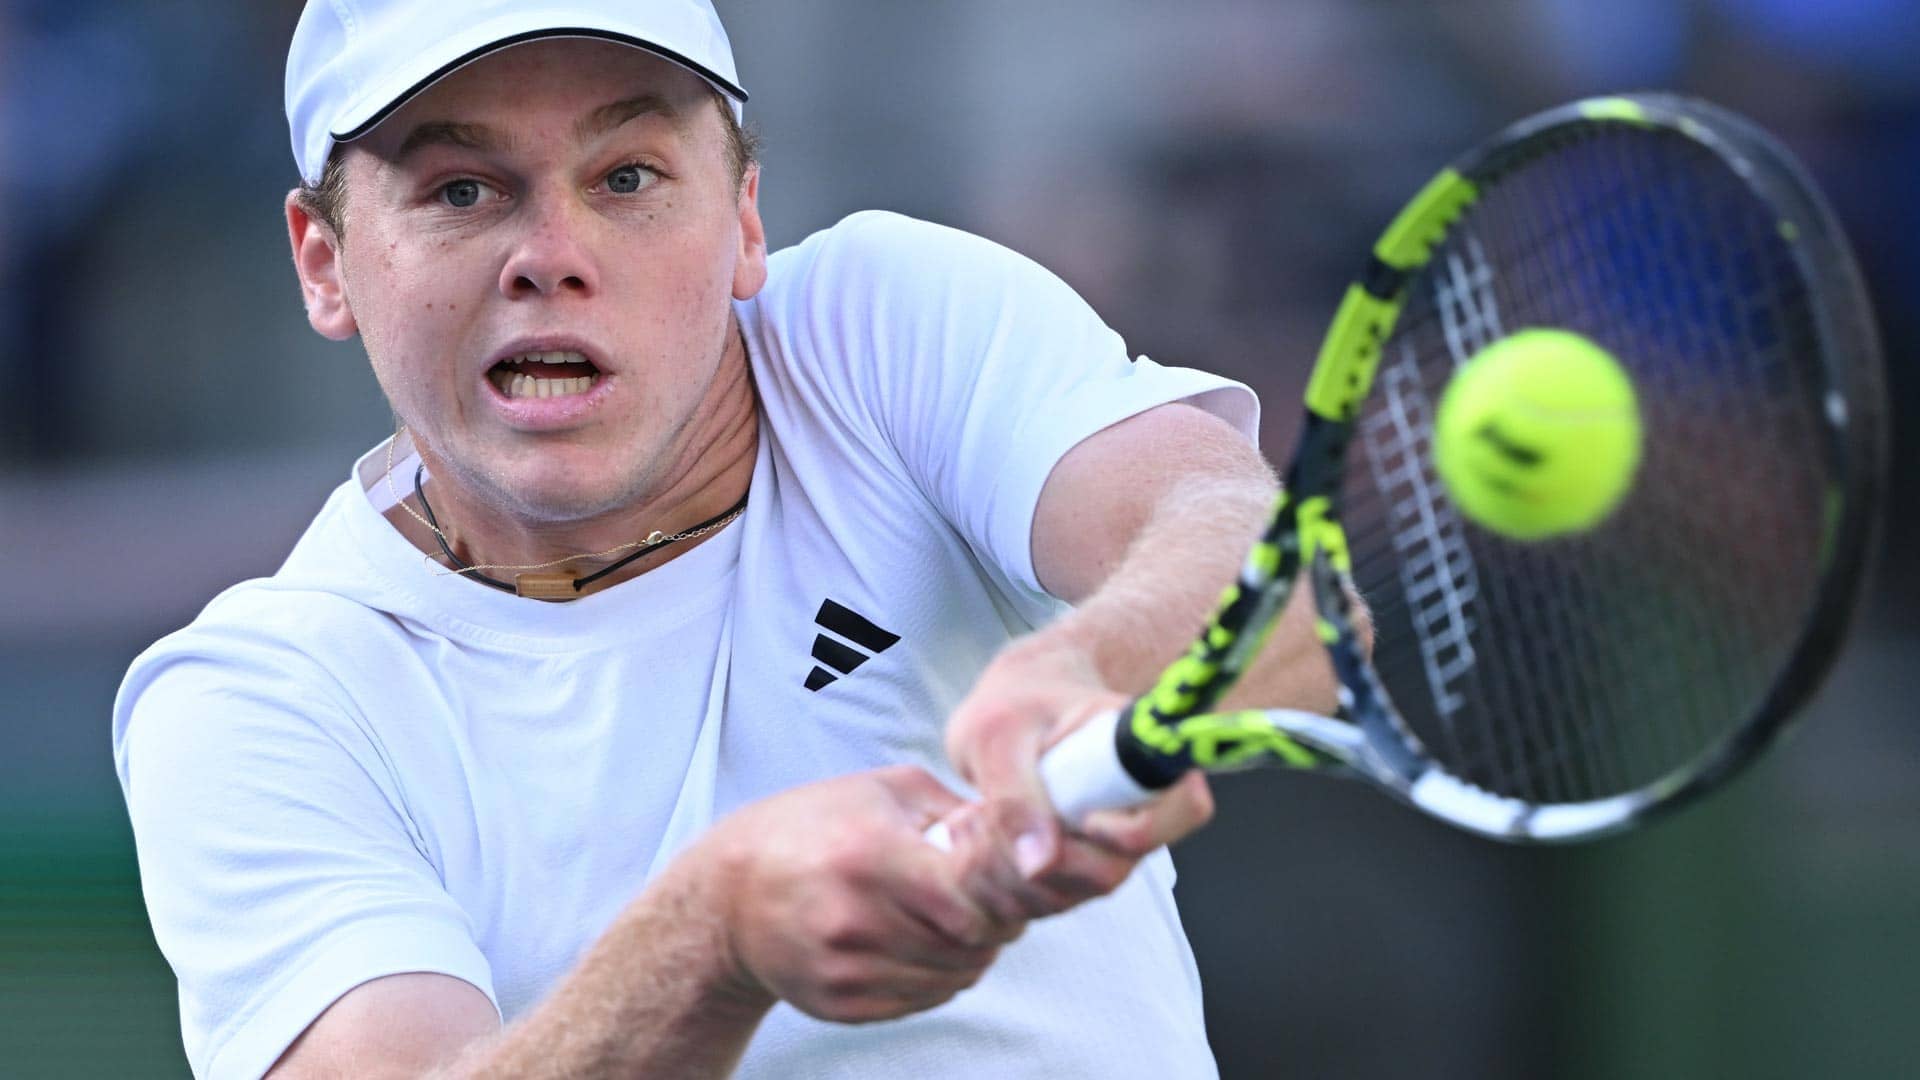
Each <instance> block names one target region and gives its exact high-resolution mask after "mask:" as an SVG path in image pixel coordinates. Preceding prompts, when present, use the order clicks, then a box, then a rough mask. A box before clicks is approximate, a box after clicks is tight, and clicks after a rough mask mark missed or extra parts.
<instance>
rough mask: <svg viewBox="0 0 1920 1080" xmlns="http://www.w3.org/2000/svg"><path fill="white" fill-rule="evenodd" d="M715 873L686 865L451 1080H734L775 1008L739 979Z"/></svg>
mask: <svg viewBox="0 0 1920 1080" xmlns="http://www.w3.org/2000/svg"><path fill="white" fill-rule="evenodd" d="M710 869H711V868H710V867H708V866H706V865H703V864H702V863H701V862H700V861H699V860H697V859H693V860H690V859H685V858H683V859H680V860H678V861H676V862H675V863H674V864H673V865H672V866H671V867H670V868H669V869H668V870H667V872H666V873H664V874H662V875H661V877H660V879H659V880H658V881H656V882H655V883H653V884H652V885H651V886H649V887H648V889H647V891H646V892H645V893H643V894H642V895H641V896H640V898H639V899H637V900H636V901H635V902H634V903H632V904H630V905H628V907H627V908H626V909H625V910H624V911H622V912H621V914H620V916H619V918H617V919H616V920H615V921H614V923H613V925H611V926H610V927H608V928H607V931H606V932H605V933H604V934H602V935H601V937H600V938H599V940H598V941H596V942H595V943H594V945H593V947H592V948H591V949H589V950H588V952H587V954H586V955H585V956H584V957H583V958H582V960H581V962H580V963H579V965H578V966H577V967H576V968H575V969H574V971H573V972H572V974H570V975H569V976H568V977H567V978H566V979H565V980H563V981H562V982H561V983H560V985H559V986H558V987H556V988H555V990H554V992H553V993H552V994H551V995H549V996H548V998H547V999H546V1000H545V1001H544V1002H543V1003H542V1004H541V1005H540V1007H539V1008H538V1009H536V1010H535V1011H534V1012H533V1013H532V1014H531V1015H529V1016H527V1017H526V1018H525V1019H524V1020H522V1021H520V1022H519V1023H516V1024H514V1025H513V1026H512V1027H510V1028H508V1029H507V1030H506V1031H503V1032H502V1033H500V1035H498V1036H496V1037H495V1038H492V1039H488V1040H486V1041H485V1042H483V1043H481V1044H479V1045H476V1046H474V1047H472V1048H470V1049H469V1050H468V1051H467V1052H466V1053H465V1054H463V1055H462V1056H461V1058H460V1059H459V1060H458V1061H457V1062H455V1063H454V1064H452V1065H451V1066H449V1067H448V1068H446V1069H445V1070H443V1071H442V1074H441V1075H443V1076H445V1077H448V1078H453V1077H461V1078H466V1077H508V1076H511V1077H625V1076H673V1077H707V1076H712V1077H724V1076H727V1075H729V1074H731V1072H732V1071H733V1068H734V1066H735V1065H736V1064H737V1063H738V1062H739V1060H740V1055H741V1053H742V1052H744V1050H745V1049H746V1045H747V1041H748V1040H749V1039H750V1038H751V1037H752V1035H753V1032H754V1029H755V1028H756V1027H758V1026H759V1023H760V1020H761V1018H762V1017H764V1016H765V1015H766V1013H767V1010H768V1009H769V1008H771V1007H772V1005H773V1001H774V999H773V997H772V996H771V995H770V994H767V993H766V992H765V991H764V990H760V989H758V988H757V987H754V986H753V985H752V983H751V981H750V980H746V979H743V978H741V977H739V974H738V973H737V972H736V971H735V970H734V968H733V962H732V959H731V950H730V947H729V943H728V942H727V941H726V939H725V930H724V924H723V923H722V922H721V920H719V919H717V918H716V917H715V913H716V912H718V911H720V910H721V909H722V907H723V898H721V897H719V896H717V895H711V894H712V893H713V892H714V890H715V889H716V887H717V884H716V880H715V877H714V875H713V874H711V873H710V872H709V870H710Z"/></svg>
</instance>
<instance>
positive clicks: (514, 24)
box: [287, 0, 747, 184]
mask: <svg viewBox="0 0 1920 1080" xmlns="http://www.w3.org/2000/svg"><path fill="white" fill-rule="evenodd" d="M552 37H574V38H598V39H601V40H604V41H615V42H619V43H621V44H623V45H631V46H633V47H634V48H637V49H645V50H646V51H647V52H650V53H652V54H654V55H655V56H658V57H661V58H662V59H666V60H671V61H672V62H674V63H676V64H679V65H680V66H681V67H683V68H686V69H687V70H688V71H691V72H693V73H694V74H695V75H698V76H700V77H701V78H703V79H705V80H707V82H709V83H711V84H712V85H713V88H714V89H716V90H718V91H720V92H721V93H722V94H724V95H726V97H727V100H728V103H729V104H731V105H732V106H733V114H734V118H735V119H736V120H737V119H739V118H740V115H741V106H742V105H744V104H745V103H746V100H747V92H746V91H745V90H742V89H741V88H740V83H739V77H738V76H737V75H736V74H735V73H734V67H733V47H732V46H731V45H730V44H729V43H728V41H727V31H726V28H725V27H722V26H721V25H720V16H719V15H718V14H717V13H715V11H714V10H713V4H712V3H710V2H709V0H563V2H561V3H540V2H538V0H308V3H307V6H306V10H304V11H302V12H301V13H300V24H299V25H298V26H297V27H295V28H294V31H293V46H292V48H290V49H289V50H288V51H287V125H288V127H290V128H291V129H292V131H293V159H294V161H295V163H297V164H298V165H299V166H300V175H301V176H302V177H304V178H306V180H307V182H308V183H312V184H317V183H319V182H320V174H321V172H322V171H324V170H325V168H326V165H327V155H328V154H330V153H332V152H333V146H334V144H335V143H336V142H347V141H349V140H352V139H356V138H359V137H360V136H362V135H364V134H366V133H367V132H369V131H371V130H373V127H374V125H376V124H378V123H379V122H380V121H382V120H384V119H386V117H387V115H388V114H390V113H392V112H393V110H395V109H397V108H399V107H400V106H401V105H403V104H405V103H406V101H407V99H409V98H411V97H413V96H414V95H415V94H418V93H419V92H420V91H422V90H425V89H426V88H427V87H429V86H432V85H433V84H434V83H436V82H438V81H439V80H441V79H443V78H445V77H446V76H448V75H450V74H452V73H453V72H455V71H457V70H459V69H460V68H462V67H464V66H466V65H467V64H470V63H472V62H473V61H475V60H478V59H479V58H481V57H483V56H485V55H487V54H488V53H491V52H494V51H495V50H498V49H504V48H506V47H508V46H510V45H518V44H520V43H522V42H525V41H533V40H535V39H538V38H552Z"/></svg>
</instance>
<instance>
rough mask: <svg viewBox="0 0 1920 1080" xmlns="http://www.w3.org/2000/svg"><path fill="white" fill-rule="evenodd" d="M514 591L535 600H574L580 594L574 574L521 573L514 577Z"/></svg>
mask: <svg viewBox="0 0 1920 1080" xmlns="http://www.w3.org/2000/svg"><path fill="white" fill-rule="evenodd" d="M513 591H514V592H515V593H517V594H518V595H520V596H525V597H528V598H531V599H534V600H572V599H574V598H575V597H578V596H579V595H580V590H578V589H576V588H574V587H573V575H572V574H520V575H518V576H516V577H515V578H514V579H513Z"/></svg>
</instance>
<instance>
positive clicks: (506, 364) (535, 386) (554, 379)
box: [487, 352, 600, 398]
mask: <svg viewBox="0 0 1920 1080" xmlns="http://www.w3.org/2000/svg"><path fill="white" fill-rule="evenodd" d="M487 379H488V380H489V381H491V382H492V383H493V386H494V389H496V390H498V391H500V396H502V397H506V398H556V397H567V396H569V395H572V394H584V393H586V392H587V391H588V390H591V389H593V384H594V383H596V382H598V381H599V380H600V369H599V368H597V367H594V366H593V362H592V361H590V360H588V359H587V358H586V357H585V356H584V355H582V354H580V353H577V352H534V353H522V354H520V355H519V356H510V357H508V358H507V359H505V360H502V361H500V362H499V363H497V364H495V365H493V368H492V370H490V371H488V372H487Z"/></svg>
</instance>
